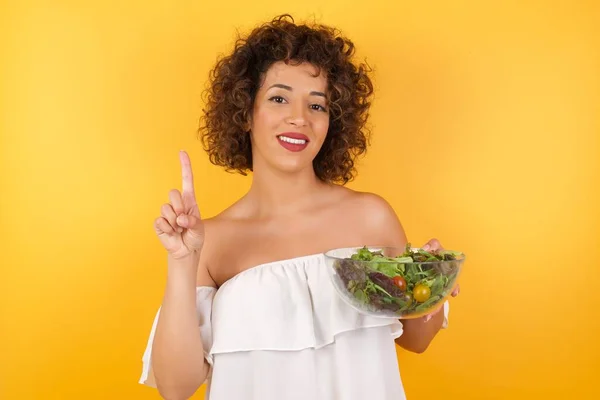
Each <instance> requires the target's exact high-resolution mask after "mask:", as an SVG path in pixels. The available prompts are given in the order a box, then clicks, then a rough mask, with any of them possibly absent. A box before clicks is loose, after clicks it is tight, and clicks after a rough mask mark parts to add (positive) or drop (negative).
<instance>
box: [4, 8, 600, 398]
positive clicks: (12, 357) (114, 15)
mask: <svg viewBox="0 0 600 400" xmlns="http://www.w3.org/2000/svg"><path fill="white" fill-rule="evenodd" d="M50 3H52V5H50ZM391 3H392V2H387V1H383V0H381V1H369V2H367V3H365V2H358V3H357V8H356V9H355V10H353V11H351V10H350V8H349V7H348V6H346V5H344V4H345V1H344V0H335V1H327V2H298V1H282V0H279V1H267V0H262V1H252V2H247V1H229V2H219V1H213V2H205V1H186V2H173V1H171V0H163V1H157V0H154V1H106V0H104V1H99V0H96V1H86V2H75V1H53V2H42V1H34V0H32V1H28V2H17V1H16V0H15V1H12V2H8V3H7V2H4V3H3V6H2V12H1V13H0V14H1V15H2V16H1V17H0V18H2V20H1V21H0V30H1V32H0V33H1V36H0V37H1V38H2V39H1V40H2V43H1V44H2V46H1V47H0V49H2V53H1V57H0V60H1V68H2V70H1V71H0V72H1V73H0V79H1V81H0V82H1V88H2V97H1V99H2V100H1V104H0V106H1V107H0V110H2V111H1V114H0V115H1V118H0V127H1V133H2V138H1V142H0V155H1V158H0V160H1V161H0V162H1V164H0V171H1V175H0V176H1V180H0V183H1V185H2V186H1V190H0V193H1V195H0V206H1V208H0V210H1V211H0V212H1V214H0V217H1V219H0V221H1V224H2V226H1V228H2V229H1V234H2V240H1V241H0V243H1V246H2V249H1V253H0V266H1V267H2V273H1V275H0V285H1V288H0V289H1V291H0V293H1V296H2V299H1V304H2V308H1V309H0V311H1V312H2V314H1V317H2V319H1V326H0V328H1V330H0V337H1V339H0V398H2V399H19V400H21V399H65V400H66V399H103V400H106V399H156V398H158V396H157V395H156V393H155V392H154V391H153V390H152V389H149V388H146V387H143V386H140V385H138V384H137V383H136V382H137V379H138V377H139V372H140V368H141V360H140V358H141V355H142V352H143V349H144V346H145V343H146V338H147V334H148V332H149V329H150V324H151V322H152V318H153V317H154V312H155V311H156V307H157V306H158V304H159V302H160V300H161V295H162V290H163V284H164V279H165V255H164V251H163V250H162V249H161V247H160V245H159V243H158V241H157V239H156V238H155V235H154V233H153V230H152V221H153V219H154V217H155V216H156V215H157V213H158V212H159V206H160V204H162V202H164V201H166V200H167V191H168V190H169V189H170V188H171V187H179V182H180V171H179V164H178V156H177V151H178V150H179V149H181V148H184V149H187V150H188V151H189V153H190V155H191V157H192V160H193V166H194V172H195V174H196V185H197V191H198V196H199V198H200V202H201V209H202V211H203V212H204V214H205V215H207V216H210V215H214V214H215V213H217V212H218V211H219V210H220V209H221V208H222V207H224V206H225V205H227V204H229V203H230V202H231V201H233V200H234V199H235V198H236V197H237V196H239V195H241V194H242V193H243V192H244V191H245V189H246V188H247V187H248V183H249V180H248V179H245V178H242V177H239V176H233V175H227V174H225V173H223V172H221V171H220V170H219V169H217V168H216V167H213V166H211V165H210V164H209V163H208V162H207V159H206V157H205V155H204V154H203V152H202V150H201V147H200V146H199V143H198V142H197V140H196V138H195V129H196V126H197V117H198V115H199V108H200V106H201V104H200V92H201V90H202V88H203V85H204V80H205V78H206V75H207V72H208V69H209V68H210V66H211V65H212V63H213V61H214V59H215V55H216V54H217V53H218V52H221V51H226V50H227V49H228V48H229V45H230V44H231V40H232V39H233V37H234V30H235V28H236V27H240V28H242V29H246V28H248V27H250V26H251V25H252V24H254V23H255V22H257V21H260V20H262V19H265V18H270V17H271V16H273V15H274V14H276V13H280V12H292V13H294V14H295V15H296V16H297V17H299V18H304V17H306V16H310V14H314V15H315V16H316V17H317V18H319V19H321V20H322V21H324V22H327V23H332V24H336V25H338V26H339V27H341V28H342V29H344V30H345V31H346V32H347V33H348V34H349V35H351V37H352V38H353V39H354V40H355V42H356V44H357V45H358V46H359V49H360V55H361V56H367V57H368V60H369V62H370V63H371V64H372V65H373V66H374V67H376V75H375V80H376V86H377V100H376V104H375V107H374V110H373V119H372V122H373V125H374V129H375V131H374V132H375V134H376V136H375V137H374V141H373V148H372V150H371V151H370V153H369V156H368V157H367V158H366V159H365V160H364V162H363V163H362V164H363V167H362V170H361V175H360V176H359V179H358V180H357V181H356V182H354V183H353V184H352V185H351V186H352V187H354V188H358V189H361V190H371V191H376V192H378V193H380V194H381V195H383V196H385V197H386V198H387V199H388V200H389V201H390V202H391V203H392V204H393V206H394V207H395V208H396V210H397V211H398V213H399V215H400V217H401V219H402V221H403V223H404V225H405V228H406V230H407V232H408V235H409V238H410V239H411V240H412V241H414V242H416V243H422V242H423V241H425V240H426V239H428V238H430V237H432V236H436V237H439V238H440V239H441V241H442V243H443V244H445V245H446V247H451V248H458V249H461V250H464V251H465V252H466V253H467V254H468V261H467V264H466V270H465V273H464V278H463V280H462V289H463V290H462V293H461V295H460V296H459V297H458V298H457V299H455V300H454V301H453V303H452V304H453V307H452V311H451V324H450V329H449V330H448V331H444V332H442V333H441V334H440V336H439V337H438V338H437V339H436V341H435V344H434V345H432V347H431V348H430V350H429V351H428V352H427V353H426V354H424V355H420V356H416V355H411V354H407V353H404V352H399V358H400V361H401V363H402V367H401V369H402V373H403V377H404V380H405V384H406V388H407V392H408V395H409V398H410V400H425V399H428V400H429V399H442V398H444V399H461V400H466V399H474V400H475V399H477V400H480V399H512V400H516V399H533V398H536V399H538V398H540V399H541V398H544V399H562V398H579V399H583V398H585V399H591V398H592V394H591V393H590V391H591V390H593V389H594V388H596V387H597V386H596V385H595V384H594V382H592V378H593V377H594V376H595V377H596V380H597V377H598V374H599V372H600V365H599V363H600V361H599V360H600V353H599V349H598V347H599V346H598V339H597V335H598V334H599V333H600V332H599V331H600V329H599V328H600V324H599V320H600V314H599V312H598V308H599V307H598V306H599V302H598V299H597V288H598V287H599V286H598V284H599V283H600V282H599V280H598V269H599V263H598V253H597V251H598V229H599V222H600V221H599V212H598V204H600V201H599V200H600V199H599V195H598V186H599V184H598V182H599V170H600V165H599V162H598V157H599V155H600V154H599V151H600V143H599V136H600V123H599V122H600V121H599V105H600V80H599V71H600V43H599V41H598V38H599V37H600V28H599V26H600V25H599V22H600V19H599V18H600V12H599V11H600V10H599V7H598V6H597V4H598V3H597V2H593V1H589V2H584V1H575V2H568V1H562V2H558V1H555V2H541V1H537V2H533V1H526V2H521V1H519V2H517V1H508V2H494V3H502V4H503V5H498V4H496V5H493V6H492V5H491V2H478V1H458V2H447V1H443V0H438V1H426V2H415V1H400V2H396V3H398V5H395V6H392V5H391ZM450 3H453V5H452V6H449V5H448V4H450ZM484 3H485V4H486V5H484ZM542 3H546V5H542ZM549 3H552V5H550V4H549ZM593 3H596V5H594V4H593ZM365 4H368V7H366V8H364V9H363V8H362V7H365ZM228 7H231V9H230V10H226V8H228ZM264 10H268V12H266V11H264ZM595 337H596V338H595ZM291 389H293V388H291ZM594 390H595V389H594ZM542 395H543V396H544V397H542ZM564 396H569V397H564ZM198 398H201V396H200V395H199V396H198Z"/></svg>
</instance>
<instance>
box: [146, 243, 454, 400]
mask: <svg viewBox="0 0 600 400" xmlns="http://www.w3.org/2000/svg"><path fill="white" fill-rule="evenodd" d="M196 294H197V296H196V299H197V300H196V308H197V312H198V318H199V326H198V334H199V335H200V336H201V338H202V341H203V344H204V349H205V354H204V356H205V358H206V360H207V361H208V363H209V365H210V367H211V368H210V373H209V375H208V377H207V385H208V386H207V396H206V398H207V399H208V400H242V399H243V400H306V399H311V400H338V399H339V400H365V399H377V400H403V399H405V398H406V397H405V394H404V388H403V385H402V380H401V378H400V373H399V366H398V359H397V357H396V351H395V346H396V344H395V342H394V339H396V338H397V337H399V336H400V335H401V334H402V323H401V322H400V321H399V320H395V319H386V318H374V317H369V316H365V315H362V314H360V313H358V312H356V311H355V310H354V309H352V308H351V307H350V306H348V305H347V304H346V303H345V302H344V301H343V300H341V299H340V298H339V297H338V296H337V294H336V293H335V289H334V288H333V286H332V284H331V283H330V280H329V276H328V272H327V266H326V264H325V259H324V256H323V255H322V254H315V255H309V256H303V257H297V258H293V259H288V260H283V261H276V262H271V263H266V264H262V265H259V266H256V267H252V268H250V269H248V270H245V271H243V272H241V273H239V274H238V275H236V276H234V277H233V278H231V279H230V280H228V281H227V282H225V283H224V284H223V285H222V286H221V287H220V288H219V289H218V290H217V289H215V288H211V287H202V286H201V287H197V288H196ZM159 313H160V309H159V310H158V312H157V314H156V317H155V319H154V324H153V326H152V329H151V332H150V336H149V339H148V343H147V346H146V351H145V352H144V355H143V358H142V361H143V368H142V375H141V377H140V380H139V382H140V383H142V384H146V385H149V386H153V383H152V381H151V380H149V379H148V378H149V371H150V363H151V351H152V341H153V338H154V332H155V329H156V323H157V320H158V315H159ZM444 315H445V321H444V327H445V326H446V324H447V318H448V303H447V302H446V303H445V304H444Z"/></svg>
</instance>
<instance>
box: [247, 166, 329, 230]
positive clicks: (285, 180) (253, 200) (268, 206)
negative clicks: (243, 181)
mask: <svg viewBox="0 0 600 400" xmlns="http://www.w3.org/2000/svg"><path fill="white" fill-rule="evenodd" d="M328 186H329V185H328V184H327V183H324V182H323V181H321V180H320V179H319V178H317V176H316V175H315V173H314V170H313V169H312V167H309V168H307V169H305V170H303V171H298V172H296V173H288V172H284V171H277V170H274V169H272V168H261V167H258V166H257V168H255V169H254V173H253V178H252V185H251V186H250V190H249V191H248V193H247V194H246V196H245V198H246V200H247V201H248V202H249V205H251V209H252V211H253V212H252V214H254V215H255V216H256V217H258V218H269V217H275V216H278V215H285V214H290V213H295V212H298V211H301V210H302V209H306V208H307V207H309V206H310V205H311V204H313V203H314V200H315V198H316V196H318V195H319V194H320V192H321V191H322V190H323V189H326V188H327V187H328Z"/></svg>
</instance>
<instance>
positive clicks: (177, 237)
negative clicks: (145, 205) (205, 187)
mask: <svg viewBox="0 0 600 400" xmlns="http://www.w3.org/2000/svg"><path fill="white" fill-rule="evenodd" d="M179 160H180V161H181V175H182V179H183V187H182V192H179V190H177V189H173V190H171V191H170V192H169V200H170V202H169V203H166V204H163V205H162V207H161V209H160V210H161V216H160V217H158V218H157V219H156V220H155V221H154V229H155V231H156V234H157V235H158V238H159V239H160V242H161V243H162V245H163V246H164V247H165V249H166V250H167V252H168V253H169V254H170V255H171V256H172V257H173V258H175V259H180V258H184V257H187V256H189V255H193V254H196V255H199V254H200V251H201V250H202V245H203V244H204V223H203V222H202V219H201V217H200V210H199V209H198V204H196V195H195V193H194V178H193V175H192V166H191V163H190V158H189V156H188V154H187V153H186V152H185V151H181V152H180V153H179Z"/></svg>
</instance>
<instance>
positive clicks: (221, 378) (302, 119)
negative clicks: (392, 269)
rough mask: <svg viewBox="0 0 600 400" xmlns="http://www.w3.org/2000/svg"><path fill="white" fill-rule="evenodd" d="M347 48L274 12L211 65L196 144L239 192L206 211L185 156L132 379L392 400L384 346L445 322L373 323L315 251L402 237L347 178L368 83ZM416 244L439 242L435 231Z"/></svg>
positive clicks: (164, 226) (269, 395) (394, 387)
mask: <svg viewBox="0 0 600 400" xmlns="http://www.w3.org/2000/svg"><path fill="white" fill-rule="evenodd" d="M352 55H353V45H352V43H351V42H350V41H348V40H347V39H345V38H343V37H341V36H339V34H338V32H337V31H335V30H333V29H331V28H328V27H325V26H320V25H317V26H314V27H308V26H305V25H296V24H294V23H293V20H290V19H289V18H288V16H282V17H279V18H276V19H274V20H273V21H272V22H271V23H268V24H265V25H263V26H261V27H258V28H257V29H255V30H254V31H253V32H252V33H251V34H250V35H249V36H248V37H247V38H245V39H243V40H239V41H238V42H237V43H236V47H235V49H234V51H233V53H232V54H231V55H229V56H228V57H225V58H223V59H221V60H220V61H219V62H218V63H217V65H216V67H215V69H214V71H213V74H212V85H211V88H210V91H209V97H208V99H207V106H206V107H207V108H206V110H205V114H204V126H203V137H202V138H203V141H204V144H205V147H206V149H207V151H208V154H209V155H210V159H211V161H212V162H213V163H214V164H217V165H221V166H223V167H225V168H226V169H227V170H234V171H239V172H240V173H242V174H246V173H247V171H252V173H253V177H252V185H251V188H250V190H249V191H248V193H247V194H246V195H245V196H243V197H242V198H241V199H239V200H238V201H237V202H235V203H234V204H233V205H231V206H230V207H228V208H227V209H226V210H224V211H223V212H222V213H220V214H219V215H217V216H216V217H214V218H210V219H201V217H200V212H199V210H198V207H197V205H196V199H195V194H194V182H193V179H192V168H191V166H190V160H189V158H188V156H187V154H186V153H185V152H181V154H180V160H181V165H182V175H183V187H182V191H181V192H179V191H178V190H172V191H170V192H169V200H170V203H168V204H165V205H163V206H162V208H161V215H160V217H158V218H157V219H156V221H155V229H156V233H157V235H158V237H159V239H160V241H161V243H162V245H163V246H164V247H165V249H166V250H167V253H168V267H167V271H168V273H167V282H166V288H165V294H164V299H163V302H162V306H161V308H160V310H159V312H158V313H157V316H156V318H155V321H154V325H153V327H152V331H151V335H150V338H149V341H148V345H147V348H146V352H145V354H144V359H143V361H144V369H143V372H142V377H141V379H140V382H141V383H144V384H147V385H150V386H153V387H157V388H158V390H159V392H160V394H161V395H162V396H163V397H164V398H166V399H186V398H189V397H190V396H192V395H193V393H194V392H195V391H196V390H197V389H198V388H199V386H200V385H201V384H202V383H204V382H205V381H207V382H208V393H209V395H208V396H209V397H208V398H210V400H225V399H226V400H236V399H260V400H270V399H277V400H280V399H302V400H305V399H344V400H353V399H361V400H364V399H365V398H372V399H378V400H385V399H390V400H391V399H394V400H398V399H402V398H404V391H403V387H402V383H401V379H400V376H399V373H398V364H397V358H396V352H395V343H397V344H398V345H399V346H401V347H403V348H404V349H407V350H409V351H413V352H417V353H420V352H422V351H424V350H425V349H426V348H427V346H428V345H429V343H430V342H431V340H432V339H433V338H434V336H435V335H436V333H437V332H438V331H439V329H440V328H441V327H442V326H443V324H444V323H445V318H446V315H447V309H445V312H439V310H438V311H436V312H435V313H433V314H432V315H430V316H427V317H424V318H421V319H417V320H405V321H402V322H401V321H397V320H388V319H377V318H369V317H366V316H363V315H361V314H358V313H356V312H355V311H354V310H353V309H351V308H350V307H348V306H347V305H345V304H344V303H343V302H342V301H341V300H340V299H339V298H338V297H337V296H336V295H335V294H334V292H333V288H332V286H331V284H330V283H329V280H328V277H327V275H326V274H327V272H326V267H325V265H324V261H323V256H322V253H323V252H324V251H325V250H328V249H332V248H338V247H350V246H363V245H365V244H384V245H390V246H399V247H404V246H405V244H406V242H407V239H406V236H405V233H404V231H403V228H402V225H401V223H400V222H399V220H398V218H397V217H396V215H395V214H394V212H393V210H392V208H391V207H390V205H389V204H388V203H387V202H386V201H385V200H384V199H382V198H381V197H379V196H377V195H375V194H371V193H361V192H356V191H353V190H350V189H348V188H346V187H344V184H345V183H347V182H348V181H350V180H351V179H352V178H353V176H354V173H355V171H354V159H355V157H356V156H358V155H360V154H362V153H363V152H364V151H365V149H366V146H367V142H368V133H367V131H366V129H365V122H366V119H367V113H368V110H369V105H370V102H369V101H370V96H371V93H372V85H371V81H370V79H369V77H368V75H367V70H366V68H365V67H364V66H363V65H359V66H355V65H354V64H353V63H352V62H351V58H352ZM426 246H429V247H439V243H438V242H437V241H436V240H431V241H430V242H429V243H428V244H427V245H426Z"/></svg>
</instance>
